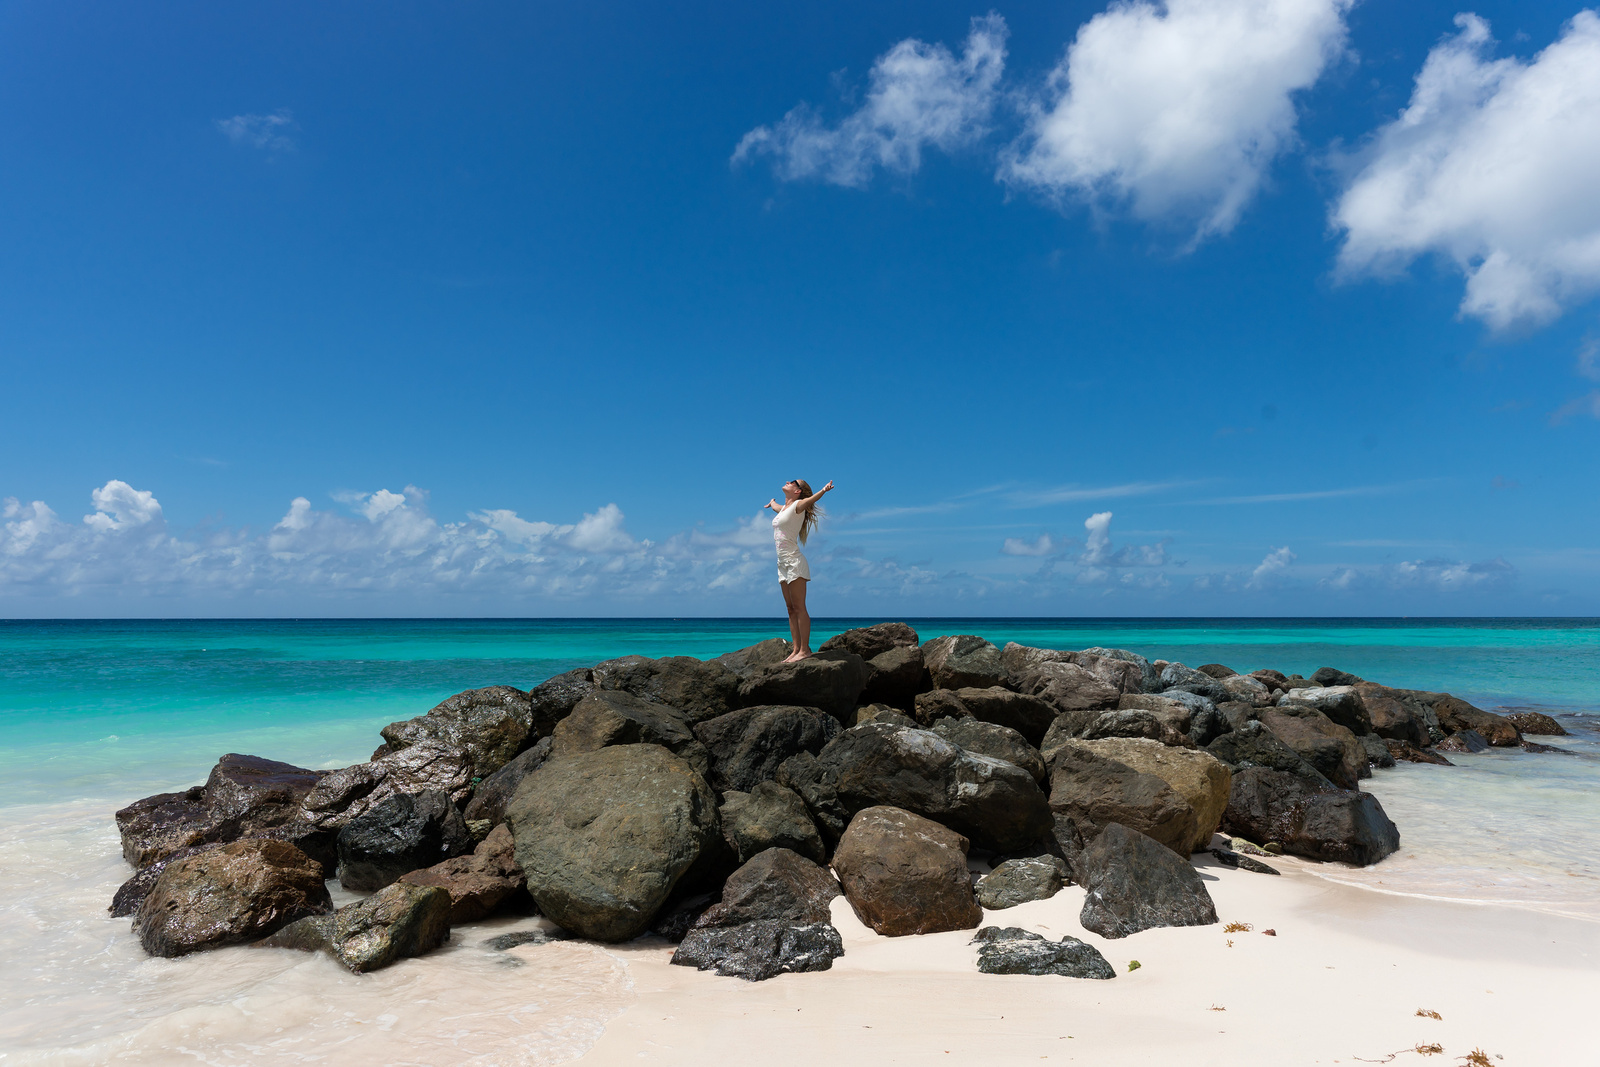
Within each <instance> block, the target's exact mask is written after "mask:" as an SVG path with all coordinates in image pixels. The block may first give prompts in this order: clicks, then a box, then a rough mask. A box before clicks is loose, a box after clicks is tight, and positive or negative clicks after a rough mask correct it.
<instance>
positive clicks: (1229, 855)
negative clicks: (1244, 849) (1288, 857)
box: [1211, 848, 1281, 874]
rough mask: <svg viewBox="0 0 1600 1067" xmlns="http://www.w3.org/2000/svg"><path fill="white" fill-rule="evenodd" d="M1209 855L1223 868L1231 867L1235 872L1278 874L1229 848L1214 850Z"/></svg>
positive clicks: (1273, 868) (1276, 871) (1273, 869)
mask: <svg viewBox="0 0 1600 1067" xmlns="http://www.w3.org/2000/svg"><path fill="white" fill-rule="evenodd" d="M1211 855H1212V856H1213V857H1214V858H1215V859H1216V861H1217V862H1218V863H1220V864H1222V865H1223V866H1224V867H1232V868H1233V869H1234V870H1237V871H1250V872H1251V873H1252V874H1279V873H1281V872H1280V871H1279V870H1278V869H1277V868H1275V867H1268V866H1267V865H1266V864H1265V863H1262V862H1261V861H1260V860H1258V859H1252V858H1251V857H1249V856H1245V855H1241V854H1240V853H1238V852H1235V851H1234V850H1233V849H1231V848H1214V849H1212V850H1211Z"/></svg>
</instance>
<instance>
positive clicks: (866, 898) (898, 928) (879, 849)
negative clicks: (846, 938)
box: [833, 806, 983, 937]
mask: <svg viewBox="0 0 1600 1067" xmlns="http://www.w3.org/2000/svg"><path fill="white" fill-rule="evenodd" d="M967 847H968V842H967V839H966V838H965V837H962V836H961V835H960V834H958V833H956V832H955V831H953V830H950V829H947V828H946V827H944V826H941V825H939V824H938V823H936V822H933V821H932V820H930V819H924V818H922V817H921V816H920V815H916V814H913V813H912V812H909V811H905V810H902V809H900V808H894V807H887V806H879V807H871V808H864V809H862V810H861V811H859V812H857V813H856V815H855V817H854V818H853V819H851V820H850V826H849V828H848V829H847V830H845V833H844V836H843V837H842V838H841V839H840V840H839V848H838V851H836V852H835V853H834V856H833V869H834V870H835V871H836V872H838V875H839V881H840V883H841V884H842V885H843V886H844V895H845V899H846V900H848V901H849V902H850V906H851V907H852V908H853V909H855V913H856V915H857V916H859V917H860V919H861V921H862V922H864V923H866V924H867V925H868V926H870V927H872V928H873V929H874V930H876V931H877V932H878V933H880V934H883V935H885V936H887V937H899V936H901V935H904V934H932V933H938V932H939V931H941V930H970V929H973V928H975V927H976V926H977V925H978V924H979V923H981V922H982V921H983V909H982V908H981V907H979V906H978V901H977V898H976V897H974V896H973V893H972V877H971V875H970V874H968V872H967Z"/></svg>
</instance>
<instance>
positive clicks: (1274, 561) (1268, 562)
mask: <svg viewBox="0 0 1600 1067" xmlns="http://www.w3.org/2000/svg"><path fill="white" fill-rule="evenodd" d="M1295 558H1296V557H1295V554H1294V553H1293V552H1291V551H1289V546H1288V545H1284V546H1283V547H1282V548H1275V549H1273V550H1272V551H1271V552H1268V553H1267V556H1266V558H1265V559H1263V560H1262V561H1261V562H1260V563H1259V564H1257V565H1256V569H1255V570H1253V571H1251V572H1250V581H1249V585H1250V587H1251V588H1256V589H1259V588H1260V587H1261V586H1263V585H1266V584H1267V583H1268V582H1270V581H1271V580H1272V578H1273V577H1274V576H1275V575H1278V574H1281V573H1283V572H1284V571H1286V570H1288V569H1289V564H1291V563H1293V562H1294V561H1295Z"/></svg>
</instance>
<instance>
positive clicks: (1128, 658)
mask: <svg viewBox="0 0 1600 1067" xmlns="http://www.w3.org/2000/svg"><path fill="white" fill-rule="evenodd" d="M1083 651H1084V654H1086V655H1090V656H1099V657H1101V658H1102V659H1116V660H1121V661H1122V662H1124V663H1131V664H1133V665H1134V666H1135V667H1137V668H1138V669H1139V683H1140V684H1139V687H1140V689H1141V690H1143V691H1144V692H1146V693H1158V692H1160V691H1161V672H1160V671H1159V670H1157V669H1156V668H1155V666H1154V664H1152V663H1151V662H1150V661H1149V660H1147V659H1145V658H1144V657H1143V656H1141V655H1139V654H1138V653H1137V652H1129V651H1128V650H1127V649H1125V648H1086V649H1084V650H1083Z"/></svg>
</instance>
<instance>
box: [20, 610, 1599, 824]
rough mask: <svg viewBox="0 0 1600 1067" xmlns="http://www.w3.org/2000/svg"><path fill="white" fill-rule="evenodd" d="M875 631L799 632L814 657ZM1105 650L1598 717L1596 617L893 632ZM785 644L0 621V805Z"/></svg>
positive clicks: (751, 625) (149, 782)
mask: <svg viewBox="0 0 1600 1067" xmlns="http://www.w3.org/2000/svg"><path fill="white" fill-rule="evenodd" d="M876 621H881V620H877V619H824V620H817V622H816V623H815V631H814V637H813V645H817V644H820V643H821V641H822V640H824V639H826V638H827V637H828V636H830V635H831V634H834V633H837V632H838V631H840V630H842V629H845V628H847V627H849V626H855V625H864V624H867V623H871V622H876ZM907 621H909V622H910V623H911V624H912V625H913V626H915V627H916V628H917V630H918V632H919V633H920V634H921V635H922V636H923V638H924V639H926V638H928V637H933V636H937V635H939V634H947V633H975V634H979V635H982V636H983V637H986V638H988V639H989V640H991V641H994V642H995V643H996V644H1000V645H1004V644H1005V642H1007V641H1019V642H1022V643H1024V644H1031V645H1039V646H1044V647H1051V648H1085V647H1088V646H1092V645H1105V646H1111V647H1120V648H1128V649H1132V650H1134V651H1136V652H1139V653H1142V654H1144V655H1146V656H1149V657H1151V658H1161V659H1171V660H1181V661H1183V662H1184V663H1187V664H1189V665H1191V666H1197V665H1199V664H1202V663H1210V662H1221V663H1225V664H1227V665H1228V666H1230V667H1232V668H1234V669H1235V670H1240V671H1249V670H1254V669H1256V668H1259V667H1275V668H1277V669H1278V670H1282V671H1285V672H1300V673H1302V674H1306V675H1309V674H1310V673H1311V672H1312V671H1313V670H1315V669H1316V668H1317V667H1321V666H1334V667H1338V668H1340V669H1342V670H1347V671H1352V672H1354V673H1356V674H1359V675H1362V676H1363V677H1366V678H1370V679H1373V680H1375V681H1381V682H1384V683H1387V684H1392V685H1398V686H1406V687H1413V688H1426V689H1439V690H1448V691H1450V692H1453V693H1456V694H1457V695H1460V696H1464V697H1466V698H1467V699H1469V700H1472V701H1474V702H1477V703H1480V704H1481V705H1485V706H1495V705H1522V704H1526V705H1538V706H1548V707H1556V708H1563V709H1568V710H1572V711H1587V710H1591V709H1600V619H992V618H990V619H972V618H967V619H962V618H948V619H911V620H907ZM779 636H783V637H786V636H787V630H786V627H785V624H784V622H783V621H782V620H767V619H399V620H391V619H384V620H343V619H341V620H266V621H263V620H148V621H121V620H118V621H7V622H0V805H4V804H17V803H39V802H44V801H56V800H63V799H69V798H73V797H126V798H129V799H131V798H133V797H137V796H140V795H142V794H143V793H145V792H150V791H152V790H155V789H170V788H177V787H179V786H181V785H184V784H189V783H193V782H199V781H202V780H203V779H204V776H205V773H206V771H207V770H208V769H209V768H210V766H211V764H212V763H214V762H215V760H216V757H217V756H218V755H220V754H221V753H223V752H228V751H237V752H250V753H254V754H257V755H262V756H268V757H272V758H276V759H283V760H287V761H290V762H294V763H298V764H301V765H305V766H312V767H327V766H342V765H345V764H348V763H351V762H355V761H358V760H361V759H365V758H366V757H367V756H368V755H369V754H370V752H371V751H372V749H373V748H374V747H375V746H376V745H377V744H378V742H379V738H378V731H379V730H380V729H381V728H382V727H383V726H384V725H385V724H386V723H389V722H393V721H395V720H398V719H406V718H410V717H411V716H414V715H420V714H422V713H423V712H425V711H427V710H428V709H429V708H430V707H432V706H433V705H434V704H436V703H438V702H439V701H440V700H442V699H444V698H445V697H447V696H449V695H451V694H452V693H456V692H459V691H460V690H462V689H468V688H473V687H477V686H484V685H498V684H505V685H515V686H518V687H521V688H524V689H526V688H530V687H532V686H533V685H535V684H537V683H538V682H540V681H541V680H543V679H545V678H547V677H549V676H550V675H552V674H556V673H559V672H561V671H565V670H568V669H570V668H573V667H577V666H586V665H590V664H593V663H596V662H599V661H600V660H604V659H608V658H611V657H614V656H622V655H627V654H629V653H639V654H642V655H646V656H666V655H689V656H697V657H701V658H706V657H711V656H715V655H718V654H720V653H723V652H727V651H730V650H732V649H735V648H740V647H743V646H745V645H749V644H751V643H753V642H755V641H759V640H762V639H764V638H768V637H779Z"/></svg>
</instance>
